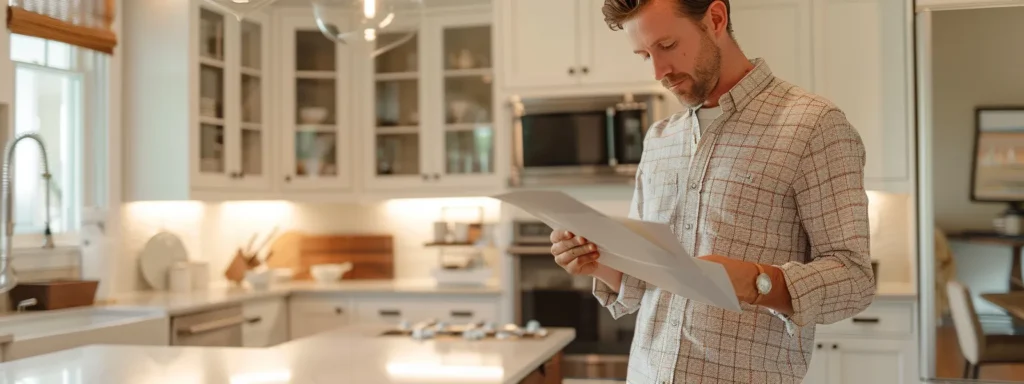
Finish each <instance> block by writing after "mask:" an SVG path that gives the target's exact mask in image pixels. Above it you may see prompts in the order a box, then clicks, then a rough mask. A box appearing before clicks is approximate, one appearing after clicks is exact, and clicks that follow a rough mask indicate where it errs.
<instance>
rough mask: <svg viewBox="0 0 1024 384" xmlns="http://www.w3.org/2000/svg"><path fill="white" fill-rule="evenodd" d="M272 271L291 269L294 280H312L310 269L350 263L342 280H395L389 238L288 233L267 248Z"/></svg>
mask: <svg viewBox="0 0 1024 384" xmlns="http://www.w3.org/2000/svg"><path fill="white" fill-rule="evenodd" d="M270 250H271V252H273V255H272V256H271V258H270V259H269V260H268V261H267V265H268V266H269V267H271V268H291V269H292V271H293V272H294V273H295V274H294V276H293V277H292V278H293V279H294V280H311V279H312V277H311V276H310V275H309V267H310V266H313V265H316V264H339V263H345V262H352V270H351V271H348V272H347V273H345V275H344V276H343V277H342V280H368V279H391V278H394V274H395V268H394V240H393V239H392V237H391V235H348V234H345V235H342V234H307V233H302V232H298V231H289V232H286V233H284V234H282V235H281V236H280V237H278V238H277V239H276V240H274V243H273V244H272V245H271V246H270Z"/></svg>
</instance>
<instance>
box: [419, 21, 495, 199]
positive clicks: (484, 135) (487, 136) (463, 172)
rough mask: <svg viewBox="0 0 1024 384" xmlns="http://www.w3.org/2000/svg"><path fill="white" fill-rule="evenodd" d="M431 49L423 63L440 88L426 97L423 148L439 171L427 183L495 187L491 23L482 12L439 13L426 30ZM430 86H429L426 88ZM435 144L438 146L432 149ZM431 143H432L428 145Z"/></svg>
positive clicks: (436, 170)
mask: <svg viewBox="0 0 1024 384" xmlns="http://www.w3.org/2000/svg"><path fill="white" fill-rule="evenodd" d="M426 36H428V44H429V47H430V49H431V51H432V52H441V53H442V56H440V57H436V56H435V57H432V63H431V64H432V65H431V66H429V68H437V69H439V70H438V71H431V73H436V79H437V80H438V85H439V87H438V88H437V89H438V90H439V91H440V92H441V94H440V95H439V97H431V98H430V100H429V101H430V102H431V103H432V104H433V105H432V108H431V109H432V110H435V111H439V113H438V114H437V115H436V116H431V119H432V121H434V122H436V124H431V125H430V128H434V127H436V128H439V129H436V130H435V129H432V130H431V131H432V133H436V134H434V135H431V136H429V138H430V140H431V142H430V143H429V144H430V145H429V148H427V147H425V148H423V150H425V151H428V153H430V154H431V155H432V159H431V160H432V164H436V165H434V167H435V173H434V175H437V174H440V177H439V178H437V179H436V180H433V182H432V183H431V184H436V185H439V186H452V187H454V186H458V187H466V186H473V185H491V186H494V187H500V185H501V182H500V180H499V178H498V177H497V176H496V175H495V168H496V167H495V162H496V158H495V145H496V141H495V130H494V111H495V109H496V108H497V107H496V106H495V105H496V104H495V102H494V101H495V100H494V99H495V98H494V94H495V89H494V72H493V70H492V66H491V63H493V62H494V60H493V57H492V54H491V52H492V48H491V46H492V45H491V23H490V17H489V16H488V15H487V14H474V15H459V16H449V17H442V18H438V19H436V20H435V22H434V23H432V24H431V28H430V29H429V30H428V31H427V34H426ZM430 89H434V88H430ZM436 148H440V149H441V150H440V151H437V150H436ZM431 149H435V150H433V151H431Z"/></svg>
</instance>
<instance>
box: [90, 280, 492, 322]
mask: <svg viewBox="0 0 1024 384" xmlns="http://www.w3.org/2000/svg"><path fill="white" fill-rule="evenodd" d="M317 293H354V294H368V293H401V294H414V295H415V294H444V295H493V296H498V295H501V287H500V286H499V285H498V284H497V283H495V282H492V283H490V284H488V285H485V286H438V285H436V284H435V283H434V281H433V280H351V281H339V282H336V283H327V284H323V283H316V282H312V281H293V282H288V283H278V284H271V286H270V288H268V289H266V290H254V289H251V288H247V287H239V286H233V285H231V286H228V285H225V286H214V287H210V288H209V289H207V290H203V291H194V292H185V293H175V292H167V291H139V292H130V293H123V294H115V295H112V297H111V298H110V299H109V300H107V302H106V303H104V304H102V305H103V306H115V307H133V308H134V307H146V308H152V309H162V310H165V311H166V312H167V314H169V315H178V314H183V313H189V312H197V311H201V310H205V309H209V308H215V307H218V306H224V305H228V304H234V303H241V302H244V301H248V300H255V299H261V298H267V297H284V296H289V295H292V294H317Z"/></svg>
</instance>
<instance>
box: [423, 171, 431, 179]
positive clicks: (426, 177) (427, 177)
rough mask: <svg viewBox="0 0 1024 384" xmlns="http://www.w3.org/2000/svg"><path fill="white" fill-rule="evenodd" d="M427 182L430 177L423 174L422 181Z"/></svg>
mask: <svg viewBox="0 0 1024 384" xmlns="http://www.w3.org/2000/svg"><path fill="white" fill-rule="evenodd" d="M427 180H430V175H428V174H426V173H424V174H423V181H427Z"/></svg>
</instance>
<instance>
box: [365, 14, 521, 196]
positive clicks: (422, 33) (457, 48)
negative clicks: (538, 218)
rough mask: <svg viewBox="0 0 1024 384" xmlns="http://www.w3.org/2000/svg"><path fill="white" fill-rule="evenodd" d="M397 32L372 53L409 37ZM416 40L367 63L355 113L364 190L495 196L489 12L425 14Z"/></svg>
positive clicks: (379, 40) (382, 38)
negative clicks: (359, 112)
mask: <svg viewBox="0 0 1024 384" xmlns="http://www.w3.org/2000/svg"><path fill="white" fill-rule="evenodd" d="M409 32H410V30H409V29H403V28H402V27H401V25H399V26H398V28H396V29H395V30H391V31H388V32H386V33H381V34H380V36H378V38H377V44H378V45H385V44H391V43H393V42H395V41H398V40H400V39H405V38H407V36H409V35H408V34H409ZM414 32H417V33H416V35H415V38H411V39H409V40H408V41H406V42H404V43H402V44H401V45H398V46H397V47H395V48H393V49H391V50H389V51H386V52H384V53H383V54H381V55H379V56H377V57H376V58H374V59H370V58H369V55H366V57H367V58H366V59H365V60H362V61H363V62H364V63H365V67H366V69H365V73H366V75H365V76H359V77H360V78H364V79H367V80H366V81H365V83H364V84H362V85H361V88H362V89H363V90H364V91H363V92H362V93H363V94H367V95H372V96H371V97H367V98H365V99H364V100H365V101H366V103H365V104H364V105H363V106H362V109H363V116H364V118H363V119H362V120H363V122H362V123H361V124H360V126H362V127H367V128H366V129H365V130H364V132H365V134H364V140H365V145H363V148H369V149H371V150H369V151H366V152H365V154H364V156H363V157H364V159H365V161H364V162H363V164H364V165H365V166H366V168H365V169H364V170H363V171H362V174H364V175H366V188H367V189H368V190H375V191H380V190H405V189H407V188H410V187H415V188H417V190H421V191H422V190H424V189H428V190H433V191H445V190H457V189H465V188H467V187H470V188H473V187H476V188H478V189H480V190H483V189H496V188H500V186H501V184H500V178H498V176H497V175H496V173H495V170H496V169H497V167H496V163H497V159H496V157H495V145H496V139H495V131H496V130H495V126H494V121H495V118H494V111H495V108H496V104H495V97H494V94H495V87H494V84H495V79H494V69H493V68H494V55H493V45H494V44H493V38H492V36H493V33H492V28H491V14H490V12H489V8H488V7H483V8H480V7H459V8H452V9H448V10H446V11H444V12H440V11H432V12H427V13H426V15H425V17H424V19H423V21H422V23H421V24H420V25H419V27H418V29H417V30H416V31H414Z"/></svg>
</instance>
